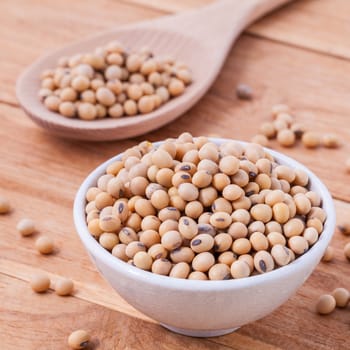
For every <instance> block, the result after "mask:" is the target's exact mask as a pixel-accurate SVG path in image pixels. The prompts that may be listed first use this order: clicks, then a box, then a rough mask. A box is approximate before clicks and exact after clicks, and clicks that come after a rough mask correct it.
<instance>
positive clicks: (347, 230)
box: [338, 221, 350, 235]
mask: <svg viewBox="0 0 350 350" xmlns="http://www.w3.org/2000/svg"><path fill="white" fill-rule="evenodd" d="M338 229H339V231H340V232H341V233H342V234H343V235H350V221H347V222H342V223H341V224H339V225H338Z"/></svg>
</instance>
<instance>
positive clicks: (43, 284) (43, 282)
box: [29, 273, 50, 293]
mask: <svg viewBox="0 0 350 350" xmlns="http://www.w3.org/2000/svg"><path fill="white" fill-rule="evenodd" d="M29 284H30V287H31V288H32V289H33V291H34V292H37V293H43V292H46V291H47V290H48V289H49V288H50V278H49V277H48V276H47V275H46V274H43V273H40V274H37V275H34V276H32V277H31V279H30V281H29Z"/></svg>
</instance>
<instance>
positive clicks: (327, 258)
mask: <svg viewBox="0 0 350 350" xmlns="http://www.w3.org/2000/svg"><path fill="white" fill-rule="evenodd" d="M333 256H334V249H333V248H332V247H331V246H328V247H327V249H326V251H325V252H324V254H323V257H322V261H324V262H329V261H332V260H333Z"/></svg>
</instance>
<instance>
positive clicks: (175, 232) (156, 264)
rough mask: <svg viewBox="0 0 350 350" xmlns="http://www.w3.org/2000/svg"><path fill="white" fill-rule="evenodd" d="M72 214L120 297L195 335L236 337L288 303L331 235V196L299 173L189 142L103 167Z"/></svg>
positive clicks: (263, 155)
mask: <svg viewBox="0 0 350 350" xmlns="http://www.w3.org/2000/svg"><path fill="white" fill-rule="evenodd" d="M152 198H153V200H152ZM74 215H75V223H76V227H77V230H78V233H79V235H80V237H81V239H82V241H83V243H84V244H85V246H86V247H87V249H88V251H89V253H90V255H91V256H92V257H93V258H94V261H95V263H96V265H97V267H98V268H99V270H100V271H101V272H102V274H103V275H104V276H105V277H106V278H107V280H108V281H109V282H110V283H111V284H112V286H113V287H114V288H115V289H116V290H117V291H118V292H119V293H120V294H121V296H122V297H124V298H125V299H126V300H127V301H129V302H130V304H131V305H133V306H134V307H136V308H137V309H139V310H140V311H142V312H144V313H145V314H146V315H148V316H150V317H153V318H154V319H156V320H158V321H160V322H161V323H162V324H164V325H165V326H166V327H168V328H170V329H173V330H175V331H177V332H180V333H183V334H190V335H199V336H208V335H218V334H225V333H228V332H230V331H232V330H233V329H234V328H236V327H239V326H240V325H243V324H245V323H247V322H249V321H252V320H254V319H257V318H260V317H263V316H264V315H266V314H268V313H269V312H271V311H272V310H274V309H275V308H276V307H278V306H279V305H280V304H282V303H283V302H284V301H285V300H287V299H288V297H289V296H290V295H291V294H292V293H293V292H295V290H296V289H297V288H298V287H299V286H300V285H301V284H302V283H303V282H304V280H305V279H306V278H307V277H308V275H309V274H310V273H311V272H312V270H313V269H314V268H315V266H316V265H317V263H318V262H319V260H320V259H321V257H322V255H323V253H324V251H325V249H326V247H327V245H328V242H329V240H330V238H331V236H332V233H333V229H334V209H333V204H332V200H331V197H330V196H329V193H328V191H327V190H326V188H325V187H324V185H323V184H322V183H321V182H320V181H319V179H318V178H317V177H316V176H315V175H314V174H312V173H311V172H310V171H309V170H308V169H307V168H305V167H304V166H302V165H301V164H299V163H297V162H295V161H294V160H292V159H290V158H288V157H285V156H284V155H281V154H280V153H277V152H274V151H272V150H266V149H263V148H262V147H260V146H259V145H256V144H246V143H243V142H238V141H232V140H224V139H208V138H206V137H198V138H192V136H191V135H189V134H188V133H185V134H183V135H181V136H180V137H179V138H177V139H169V140H166V141H163V142H160V143H156V144H151V143H149V142H143V143H141V144H140V145H138V146H135V147H134V148H132V149H130V150H127V151H126V152H124V153H123V154H121V155H119V156H117V157H115V158H113V159H111V160H110V161H108V162H106V163H105V164H103V165H101V166H100V167H99V168H97V169H96V170H95V171H94V172H93V173H92V174H91V175H90V176H89V177H88V178H87V179H86V180H85V182H84V183H83V185H82V186H81V188H80V190H79V192H78V194H77V197H76V201H75V208H74ZM245 277H246V278H245ZM281 285H283V288H282V289H281V288H280V286H281ZM136 286H138V287H136ZM156 291H157V292H156ZM154 293H156V294H157V297H155V294H154ZM214 296H215V297H214ZM208 298H209V299H210V300H211V302H210V303H209V302H208ZM249 300H254V305H250V304H249ZM169 308H170V310H169ZM209 315H210V317H209ZM208 330H210V331H208Z"/></svg>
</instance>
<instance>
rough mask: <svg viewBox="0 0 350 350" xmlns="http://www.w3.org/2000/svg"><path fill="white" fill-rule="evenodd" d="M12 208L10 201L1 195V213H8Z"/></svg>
mask: <svg viewBox="0 0 350 350" xmlns="http://www.w3.org/2000/svg"><path fill="white" fill-rule="evenodd" d="M10 209H11V206H10V201H9V200H8V199H7V198H6V197H4V196H0V214H7V213H8V212H9V211H10Z"/></svg>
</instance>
